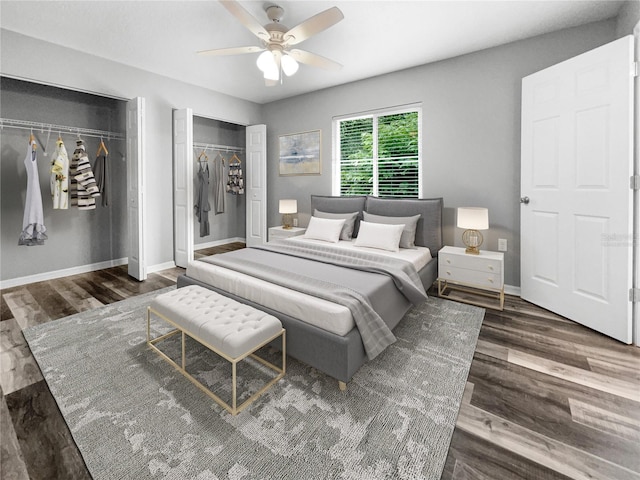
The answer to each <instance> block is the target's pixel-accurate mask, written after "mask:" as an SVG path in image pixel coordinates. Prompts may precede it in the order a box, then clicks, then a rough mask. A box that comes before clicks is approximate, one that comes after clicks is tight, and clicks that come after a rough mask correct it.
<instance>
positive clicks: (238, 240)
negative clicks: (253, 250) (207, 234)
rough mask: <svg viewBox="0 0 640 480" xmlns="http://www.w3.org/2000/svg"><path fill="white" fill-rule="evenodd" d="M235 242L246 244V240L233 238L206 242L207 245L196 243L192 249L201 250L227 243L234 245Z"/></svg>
mask: <svg viewBox="0 0 640 480" xmlns="http://www.w3.org/2000/svg"><path fill="white" fill-rule="evenodd" d="M235 242H242V243H245V242H246V238H242V237H234V238H224V239H222V240H214V241H213V242H207V243H196V244H195V245H194V246H193V249H194V250H201V249H203V248H211V247H217V246H219V245H226V244H227V243H235Z"/></svg>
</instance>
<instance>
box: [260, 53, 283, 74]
mask: <svg viewBox="0 0 640 480" xmlns="http://www.w3.org/2000/svg"><path fill="white" fill-rule="evenodd" d="M256 65H257V66H258V68H259V69H260V70H261V71H262V72H265V73H266V71H267V70H269V69H273V68H278V66H277V65H276V60H275V58H273V53H272V52H271V51H270V50H266V51H264V52H262V53H261V54H260V55H259V56H258V59H257V60H256Z"/></svg>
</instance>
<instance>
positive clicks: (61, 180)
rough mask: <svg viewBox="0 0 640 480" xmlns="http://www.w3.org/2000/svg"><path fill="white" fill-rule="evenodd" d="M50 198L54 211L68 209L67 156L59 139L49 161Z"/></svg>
mask: <svg viewBox="0 0 640 480" xmlns="http://www.w3.org/2000/svg"><path fill="white" fill-rule="evenodd" d="M51 197H52V199H53V208H54V209H56V210H58V209H59V210H66V209H68V208H69V155H68V154H67V149H66V147H65V146H64V142H63V141H62V139H61V138H60V137H58V141H57V142H56V149H55V151H54V152H53V159H52V160H51Z"/></svg>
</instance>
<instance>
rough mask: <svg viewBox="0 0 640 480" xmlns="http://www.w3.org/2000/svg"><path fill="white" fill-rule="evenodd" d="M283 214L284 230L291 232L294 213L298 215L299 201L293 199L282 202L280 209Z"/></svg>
mask: <svg viewBox="0 0 640 480" xmlns="http://www.w3.org/2000/svg"><path fill="white" fill-rule="evenodd" d="M278 210H279V212H280V213H281V214H282V228H284V229H285V230H289V229H290V228H291V223H292V218H293V214H294V213H298V201H297V200H293V199H285V200H280V208H279V209H278Z"/></svg>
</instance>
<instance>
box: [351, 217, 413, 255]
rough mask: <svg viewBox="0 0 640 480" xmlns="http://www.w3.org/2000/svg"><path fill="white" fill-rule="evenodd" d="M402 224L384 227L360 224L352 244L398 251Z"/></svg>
mask: <svg viewBox="0 0 640 480" xmlns="http://www.w3.org/2000/svg"><path fill="white" fill-rule="evenodd" d="M403 230H404V224H402V223H401V224H399V225H386V224H384V223H371V222H364V221H361V222H360V231H359V232H358V236H357V237H356V239H355V240H354V242H353V244H354V245H355V246H356V247H371V248H379V249H381V250H389V251H390V252H397V251H398V250H399V249H400V237H402V231H403Z"/></svg>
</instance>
